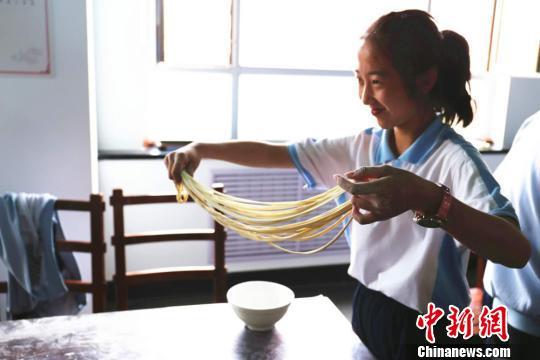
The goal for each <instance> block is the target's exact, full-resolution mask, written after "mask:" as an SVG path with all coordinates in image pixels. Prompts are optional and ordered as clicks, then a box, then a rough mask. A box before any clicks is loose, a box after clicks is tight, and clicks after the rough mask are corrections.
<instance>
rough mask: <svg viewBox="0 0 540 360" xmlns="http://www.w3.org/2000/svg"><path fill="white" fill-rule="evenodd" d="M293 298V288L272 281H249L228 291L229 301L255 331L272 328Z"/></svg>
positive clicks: (240, 316) (239, 315)
mask: <svg viewBox="0 0 540 360" xmlns="http://www.w3.org/2000/svg"><path fill="white" fill-rule="evenodd" d="M293 299H294V292H293V291H292V290H291V289H289V288H288V287H286V286H284V285H281V284H278V283H274V282H270V281H247V282H243V283H240V284H237V285H235V286H233V287H232V288H230V289H229V291H227V301H228V302H229V304H231V306H232V308H233V310H234V312H235V313H236V315H238V317H239V318H240V319H241V320H242V321H243V322H244V323H245V324H246V326H247V327H248V328H249V329H251V330H255V331H265V330H270V329H272V327H274V324H275V323H276V322H277V321H278V320H279V319H281V318H282V317H283V315H285V313H286V312H287V308H288V307H289V305H290V303H291V302H292V301H293Z"/></svg>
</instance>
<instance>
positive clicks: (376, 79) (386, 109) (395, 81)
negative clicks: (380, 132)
mask: <svg viewBox="0 0 540 360" xmlns="http://www.w3.org/2000/svg"><path fill="white" fill-rule="evenodd" d="M356 76H357V78H358V85H359V95H360V98H361V99H362V102H363V103H364V104H366V105H367V106H369V107H370V109H371V113H372V114H373V116H375V117H376V118H377V122H378V123H379V126H380V127H381V128H383V129H391V128H393V127H407V125H412V123H411V122H414V121H415V119H416V117H417V116H418V115H419V114H418V112H419V110H420V109H419V107H418V104H417V103H416V102H415V101H414V100H413V99H412V98H411V97H410V96H409V94H408V93H407V90H406V89H405V85H404V83H403V81H402V79H401V77H400V75H399V73H398V72H397V70H396V69H395V68H394V66H393V65H392V64H391V63H390V61H389V60H388V59H387V58H386V57H385V56H384V55H383V54H382V53H381V52H380V51H378V50H377V48H376V47H374V46H372V45H371V43H370V42H369V41H366V42H364V44H363V45H362V47H361V48H360V51H359V52H358V69H357V70H356Z"/></svg>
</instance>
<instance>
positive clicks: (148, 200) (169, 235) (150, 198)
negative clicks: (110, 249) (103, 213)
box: [110, 184, 227, 310]
mask: <svg viewBox="0 0 540 360" xmlns="http://www.w3.org/2000/svg"><path fill="white" fill-rule="evenodd" d="M212 187H213V188H214V189H215V190H217V191H220V192H223V185H222V184H214V185H213V186H212ZM188 202H193V199H191V198H189V199H188ZM159 203H162V204H163V203H176V195H129V196H127V195H124V194H123V191H122V189H114V190H113V194H112V196H111V197H110V204H111V206H112V207H113V218H114V234H113V236H112V244H113V246H114V253H115V260H116V274H115V275H114V282H115V285H116V296H117V308H118V309H119V310H126V309H127V308H128V288H129V287H130V286H136V285H141V284H145V283H152V282H161V281H172V280H186V279H213V281H214V299H215V302H224V301H225V286H226V276H227V270H226V268H225V238H226V233H225V230H224V228H223V226H221V225H220V224H219V223H217V222H214V227H213V228H207V229H182V230H163V231H148V232H143V233H137V234H126V232H125V227H124V207H125V206H128V205H149V204H159ZM196 240H202V241H212V242H213V243H214V264H213V265H206V266H182V267H166V268H158V269H147V270H142V271H129V272H128V271H126V246H128V245H135V244H144V243H158V242H165V241H196Z"/></svg>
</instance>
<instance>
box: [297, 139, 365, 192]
mask: <svg viewBox="0 0 540 360" xmlns="http://www.w3.org/2000/svg"><path fill="white" fill-rule="evenodd" d="M357 136H358V135H357ZM357 136H348V137H342V138H336V139H323V140H319V141H317V140H314V139H306V140H304V141H301V142H298V143H295V144H291V145H289V155H290V156H291V159H292V160H293V162H294V164H295V166H296V168H297V169H298V171H299V172H300V174H301V175H302V176H303V177H304V180H305V181H306V184H307V186H308V187H310V188H313V187H324V188H331V187H334V186H335V185H336V181H335V180H334V177H333V176H334V174H343V173H345V172H347V171H350V170H355V169H354V162H355V161H354V159H355V156H354V155H355V149H356V148H357V147H356V146H355V145H354V144H355V143H356V141H355V138H356V137H357ZM356 151H357V150H356Z"/></svg>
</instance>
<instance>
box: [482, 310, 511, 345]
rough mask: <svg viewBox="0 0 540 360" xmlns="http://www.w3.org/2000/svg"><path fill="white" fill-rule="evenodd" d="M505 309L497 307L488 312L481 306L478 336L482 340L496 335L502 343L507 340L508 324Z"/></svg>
mask: <svg viewBox="0 0 540 360" xmlns="http://www.w3.org/2000/svg"><path fill="white" fill-rule="evenodd" d="M506 317H507V309H506V307H505V306H503V305H501V306H497V307H496V308H495V309H493V310H489V308H488V307H487V306H482V312H481V313H480V321H479V324H478V326H479V328H480V332H479V333H478V335H480V337H482V338H486V337H490V336H492V335H497V336H498V337H499V339H501V340H502V341H507V340H508V323H507V321H506Z"/></svg>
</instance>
